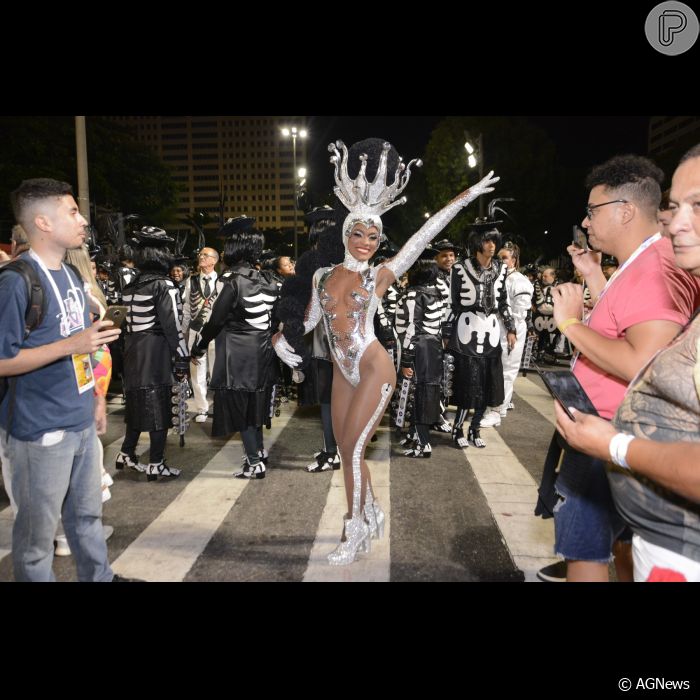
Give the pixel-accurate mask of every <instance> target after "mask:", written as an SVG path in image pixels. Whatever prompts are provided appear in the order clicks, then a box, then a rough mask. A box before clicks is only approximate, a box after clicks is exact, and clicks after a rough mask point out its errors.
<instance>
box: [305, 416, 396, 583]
mask: <svg viewBox="0 0 700 700" xmlns="http://www.w3.org/2000/svg"><path fill="white" fill-rule="evenodd" d="M366 456H367V466H368V467H369V470H370V473H371V475H372V487H373V491H374V496H375V498H376V499H377V500H378V501H379V503H380V504H381V506H382V510H383V511H384V514H385V516H386V527H385V530H384V537H383V538H382V539H381V540H372V548H371V551H370V553H369V554H360V555H358V558H357V560H356V561H355V562H354V563H353V564H350V565H348V566H330V564H328V560H327V559H326V556H327V555H328V553H329V552H331V551H332V550H333V549H334V548H335V547H336V546H337V545H338V542H339V541H340V534H341V532H342V523H343V516H344V515H345V513H347V511H348V507H347V500H346V498H345V483H344V481H343V470H342V469H339V470H337V471H335V472H333V478H332V479H331V485H330V488H329V490H328V498H327V500H326V506H325V508H324V509H323V514H322V515H321V520H320V521H319V524H318V530H317V531H316V539H315V540H314V545H313V547H312V549H311V554H310V555H309V564H308V566H307V568H306V572H305V573H304V581H305V582H306V581H388V580H389V574H390V571H391V553H390V545H389V541H390V538H391V500H390V486H391V480H390V472H391V441H390V430H389V423H388V417H387V416H385V417H384V418H383V419H382V423H381V424H380V425H379V427H378V428H377V440H376V442H371V443H369V446H368V448H367V453H366Z"/></svg>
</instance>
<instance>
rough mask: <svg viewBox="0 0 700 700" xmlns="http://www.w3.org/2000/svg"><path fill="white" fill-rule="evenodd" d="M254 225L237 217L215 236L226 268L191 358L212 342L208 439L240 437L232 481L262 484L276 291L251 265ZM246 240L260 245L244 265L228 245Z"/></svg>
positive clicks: (272, 384)
mask: <svg viewBox="0 0 700 700" xmlns="http://www.w3.org/2000/svg"><path fill="white" fill-rule="evenodd" d="M254 223H255V219H251V218H249V217H245V216H239V217H237V218H235V219H229V221H227V222H226V223H225V224H224V227H223V229H222V231H221V232H222V233H224V234H225V235H231V238H229V240H228V241H227V243H226V252H225V253H224V260H225V262H226V263H227V264H230V267H229V269H228V271H227V272H226V273H225V274H223V275H222V276H221V277H220V278H219V280H218V281H217V288H218V296H217V298H216V303H215V304H214V306H213V308H212V311H211V315H210V316H209V320H208V321H207V323H206V324H205V325H204V327H203V328H202V330H201V333H200V336H201V337H200V340H199V341H198V342H197V343H196V344H195V345H194V346H193V348H192V356H193V357H202V355H204V353H205V351H206V348H207V346H208V345H209V343H210V342H211V341H212V340H214V339H216V360H215V363H214V369H213V372H212V377H211V382H210V385H211V387H212V389H213V390H214V420H213V425H212V431H211V434H212V437H223V436H227V435H230V434H231V433H234V432H240V433H241V437H242V439H243V444H244V447H245V451H246V462H245V463H244V466H243V470H242V471H241V472H238V473H236V474H234V476H236V477H237V478H253V479H262V478H264V477H265V463H264V462H265V461H266V460H267V452H266V451H265V449H264V447H263V442H262V426H263V425H264V424H265V425H268V427H269V425H270V420H271V414H272V406H273V401H274V388H275V383H276V381H277V378H278V374H277V368H276V364H277V363H276V362H275V354H274V352H273V349H272V343H271V336H272V327H273V322H274V321H273V307H274V305H275V302H276V301H277V297H278V295H279V286H278V284H277V281H276V280H275V278H274V275H273V274H272V272H271V271H264V272H260V271H258V270H256V269H255V267H254V266H253V264H252V260H254V259H255V258H257V255H259V253H260V250H262V241H263V240H264V239H263V236H262V234H261V233H259V232H258V231H256V230H255V229H252V225H253V224H254ZM247 239H250V240H253V241H255V240H257V241H258V242H259V243H260V245H259V250H258V251H257V253H255V254H254V255H253V253H252V252H251V254H250V260H245V259H243V258H241V257H238V255H239V254H238V253H236V252H229V251H230V250H231V251H235V250H236V249H235V248H234V247H232V246H235V245H237V244H238V245H240V244H241V241H243V243H242V245H246V242H245V241H246V240H247ZM251 245H253V246H254V245H255V243H253V244H251ZM251 250H252V249H251ZM244 257H245V256H244ZM222 331H223V332H222Z"/></svg>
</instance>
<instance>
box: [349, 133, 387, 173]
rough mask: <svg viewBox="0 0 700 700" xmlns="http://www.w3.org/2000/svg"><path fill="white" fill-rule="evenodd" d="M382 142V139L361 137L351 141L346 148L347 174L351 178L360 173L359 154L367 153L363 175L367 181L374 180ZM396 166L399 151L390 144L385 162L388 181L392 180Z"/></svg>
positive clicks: (382, 145)
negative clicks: (350, 144) (355, 141)
mask: <svg viewBox="0 0 700 700" xmlns="http://www.w3.org/2000/svg"><path fill="white" fill-rule="evenodd" d="M384 143H385V140H384V139H377V138H371V139H363V140H362V141H358V142H357V143H353V144H352V146H350V148H348V175H349V176H350V177H351V178H352V179H353V180H354V179H355V178H356V177H357V176H358V175H359V174H360V166H361V165H362V161H361V160H360V156H361V155H362V154H363V153H364V154H366V155H367V169H366V170H365V177H366V178H367V180H368V181H369V182H372V180H374V178H375V177H376V175H377V170H378V169H379V158H380V157H381V155H382V148H383V147H384ZM398 167H399V153H398V151H397V150H396V149H395V148H394V147H393V146H392V147H391V148H390V149H389V155H388V157H387V162H386V174H387V180H388V181H389V182H390V183H391V182H393V181H394V173H395V172H396V168H398Z"/></svg>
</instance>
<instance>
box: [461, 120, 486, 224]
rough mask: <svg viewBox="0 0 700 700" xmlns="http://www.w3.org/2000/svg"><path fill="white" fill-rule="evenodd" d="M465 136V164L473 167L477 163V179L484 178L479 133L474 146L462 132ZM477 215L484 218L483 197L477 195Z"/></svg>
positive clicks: (481, 144)
mask: <svg viewBox="0 0 700 700" xmlns="http://www.w3.org/2000/svg"><path fill="white" fill-rule="evenodd" d="M464 136H465V138H466V139H467V140H466V142H465V143H464V149H465V150H466V152H467V165H468V166H469V167H470V168H472V169H473V168H475V167H476V166H477V165H478V166H479V180H483V179H484V143H483V140H482V137H481V134H479V136H478V138H477V140H476V148H474V146H473V145H472V144H471V142H470V140H469V136H468V135H467V133H466V132H465V134H464ZM479 216H480V217H481V218H482V219H483V218H484V198H483V197H479Z"/></svg>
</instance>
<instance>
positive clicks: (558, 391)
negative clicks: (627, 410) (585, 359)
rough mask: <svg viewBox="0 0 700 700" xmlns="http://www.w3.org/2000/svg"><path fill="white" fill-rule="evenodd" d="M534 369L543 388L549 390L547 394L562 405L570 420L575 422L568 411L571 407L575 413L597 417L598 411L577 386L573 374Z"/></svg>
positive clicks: (565, 371) (577, 383)
mask: <svg viewBox="0 0 700 700" xmlns="http://www.w3.org/2000/svg"><path fill="white" fill-rule="evenodd" d="M536 369H537V373H538V374H539V375H540V377H542V381H543V382H544V383H545V386H546V387H547V389H549V393H550V394H551V395H552V396H553V397H554V398H555V399H556V400H557V401H558V402H559V403H560V404H561V405H562V408H563V409H564V410H565V411H566V413H567V415H568V416H569V418H571V420H573V421H575V420H576V418H574V416H573V415H572V413H571V412H570V411H569V407H570V406H573V407H574V408H575V409H576V410H577V411H581V412H582V413H590V414H592V415H594V416H597V415H598V411H596V410H595V406H594V405H593V403H592V402H591V400H590V399H589V398H588V394H586V392H585V391H584V390H583V387H582V386H581V384H579V381H578V379H576V377H575V376H574V374H573V372H570V371H569V370H563V371H557V372H554V371H550V370H543V369H540V368H539V367H537V368H536Z"/></svg>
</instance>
